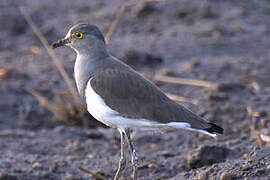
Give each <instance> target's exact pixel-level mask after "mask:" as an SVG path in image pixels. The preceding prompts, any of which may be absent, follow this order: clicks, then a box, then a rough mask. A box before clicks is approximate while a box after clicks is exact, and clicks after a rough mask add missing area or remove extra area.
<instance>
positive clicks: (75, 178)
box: [62, 173, 82, 180]
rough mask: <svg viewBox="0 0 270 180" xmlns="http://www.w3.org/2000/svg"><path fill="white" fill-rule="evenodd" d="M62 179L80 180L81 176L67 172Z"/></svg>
mask: <svg viewBox="0 0 270 180" xmlns="http://www.w3.org/2000/svg"><path fill="white" fill-rule="evenodd" d="M62 180H82V178H81V177H78V176H76V175H73V174H69V173H68V174H66V175H65V176H64V177H63V178H62Z"/></svg>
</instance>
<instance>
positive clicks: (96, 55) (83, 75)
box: [74, 42, 110, 97]
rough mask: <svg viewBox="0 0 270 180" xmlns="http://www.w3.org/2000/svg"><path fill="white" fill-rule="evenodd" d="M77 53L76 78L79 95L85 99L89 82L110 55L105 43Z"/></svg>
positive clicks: (96, 44) (93, 45)
mask: <svg viewBox="0 0 270 180" xmlns="http://www.w3.org/2000/svg"><path fill="white" fill-rule="evenodd" d="M75 51H76V53H77V58H76V62H75V66H74V76H75V81H76V85H77V89H78V91H79V94H80V95H81V96H82V97H84V91H85V88H86V85H87V82H88V81H89V79H90V78H91V77H93V76H94V75H95V74H96V72H98V71H99V69H100V67H102V64H103V63H104V61H106V59H107V57H109V56H110V55H109V53H108V51H107V49H106V45H105V43H103V42H100V43H95V44H92V45H91V46H88V47H87V48H84V49H80V50H79V51H78V50H75Z"/></svg>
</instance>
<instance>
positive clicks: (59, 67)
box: [19, 7, 80, 106]
mask: <svg viewBox="0 0 270 180" xmlns="http://www.w3.org/2000/svg"><path fill="white" fill-rule="evenodd" d="M19 10H20V12H21V14H22V16H23V17H24V19H25V20H26V22H27V23H28V24H29V26H30V27H31V29H32V30H33V32H34V34H35V35H36V36H37V37H38V39H39V40H40V41H41V43H42V45H43V46H44V47H45V49H46V50H47V53H48V54H49V56H50V57H51V58H52V60H53V63H54V65H55V67H56V69H57V70H58V72H59V73H60V74H61V76H62V77H63V79H64V81H65V82H66V84H67V86H68V89H69V90H70V92H71V94H72V96H73V99H74V101H75V104H76V105H79V104H80V100H79V97H78V94H77V91H76V89H75V86H74V84H73V82H72V80H71V79H70V78H69V76H68V74H67V72H66V70H65V68H64V66H63V64H62V63H61V62H60V61H59V59H58V58H57V57H56V55H55V53H54V52H53V51H52V49H51V47H50V45H49V43H48V41H47V40H46V38H45V37H44V36H43V34H42V33H41V32H40V30H39V29H38V27H37V26H36V25H35V23H34V22H33V20H32V19H31V17H30V16H29V15H28V14H27V13H26V12H25V9H24V7H19ZM79 106H80V105H79Z"/></svg>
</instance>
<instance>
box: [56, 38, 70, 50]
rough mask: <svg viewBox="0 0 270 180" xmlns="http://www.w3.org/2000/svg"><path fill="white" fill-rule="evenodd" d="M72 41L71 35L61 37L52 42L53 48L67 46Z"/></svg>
mask: <svg viewBox="0 0 270 180" xmlns="http://www.w3.org/2000/svg"><path fill="white" fill-rule="evenodd" d="M70 43H71V37H69V38H66V39H60V40H58V41H57V42H54V43H53V44H52V47H53V49H55V48H58V47H61V46H66V45H67V44H70Z"/></svg>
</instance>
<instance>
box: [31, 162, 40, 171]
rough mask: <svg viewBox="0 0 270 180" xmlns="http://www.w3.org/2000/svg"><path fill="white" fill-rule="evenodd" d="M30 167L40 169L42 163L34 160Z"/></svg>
mask: <svg viewBox="0 0 270 180" xmlns="http://www.w3.org/2000/svg"><path fill="white" fill-rule="evenodd" d="M32 168H34V169H41V168H42V164H40V163H39V162H35V163H34V164H33V165H32Z"/></svg>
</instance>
